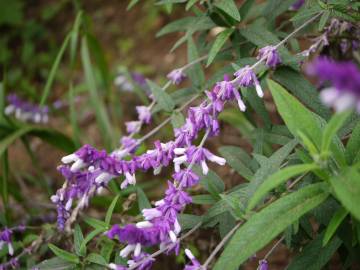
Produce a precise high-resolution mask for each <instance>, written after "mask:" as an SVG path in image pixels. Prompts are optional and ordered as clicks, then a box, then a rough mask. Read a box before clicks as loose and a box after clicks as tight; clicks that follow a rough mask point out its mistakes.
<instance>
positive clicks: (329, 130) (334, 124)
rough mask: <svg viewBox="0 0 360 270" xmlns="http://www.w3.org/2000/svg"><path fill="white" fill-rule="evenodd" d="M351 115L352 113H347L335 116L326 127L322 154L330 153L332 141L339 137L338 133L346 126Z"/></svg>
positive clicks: (322, 142)
mask: <svg viewBox="0 0 360 270" xmlns="http://www.w3.org/2000/svg"><path fill="white" fill-rule="evenodd" d="M350 115H351V111H345V112H341V113H337V114H335V115H334V116H333V117H332V118H331V119H330V121H329V123H328V124H327V125H326V127H325V130H324V132H323V136H322V140H321V152H323V153H324V152H325V153H326V152H327V151H329V148H330V144H331V141H332V139H333V138H334V137H335V136H337V135H336V133H337V132H338V131H339V130H340V128H341V127H342V126H343V125H344V123H345V122H346V120H347V119H348V118H349V116H350Z"/></svg>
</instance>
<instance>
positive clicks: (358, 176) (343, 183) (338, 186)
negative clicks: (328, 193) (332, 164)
mask: <svg viewBox="0 0 360 270" xmlns="http://www.w3.org/2000/svg"><path fill="white" fill-rule="evenodd" d="M330 183H331V185H332V187H333V192H334V193H335V195H336V197H337V198H338V200H339V201H340V202H341V203H342V205H343V206H344V208H345V209H347V210H348V211H349V212H350V213H351V214H352V215H354V217H355V218H356V219H357V220H360V207H359V205H360V173H359V172H358V171H357V169H356V168H353V167H350V168H346V169H344V170H343V171H341V172H340V173H339V174H338V175H335V176H333V177H332V178H330Z"/></svg>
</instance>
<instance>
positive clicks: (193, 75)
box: [186, 36, 205, 89]
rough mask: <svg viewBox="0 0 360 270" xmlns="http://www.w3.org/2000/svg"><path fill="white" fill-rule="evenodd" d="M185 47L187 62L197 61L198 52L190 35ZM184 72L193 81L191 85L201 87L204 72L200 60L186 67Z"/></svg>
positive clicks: (203, 80)
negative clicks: (186, 49)
mask: <svg viewBox="0 0 360 270" xmlns="http://www.w3.org/2000/svg"><path fill="white" fill-rule="evenodd" d="M187 48H188V51H187V57H188V62H189V63H192V62H194V61H197V60H198V59H199V52H198V49H197V47H196V44H195V42H194V40H193V38H192V37H191V36H190V37H189V38H188V39H187ZM186 74H187V75H188V77H189V78H190V80H191V81H192V82H193V85H194V86H195V87H196V88H199V89H200V88H203V84H204V82H205V74H204V71H203V69H202V66H201V64H200V62H199V63H196V64H194V65H192V66H191V67H189V68H187V69H186Z"/></svg>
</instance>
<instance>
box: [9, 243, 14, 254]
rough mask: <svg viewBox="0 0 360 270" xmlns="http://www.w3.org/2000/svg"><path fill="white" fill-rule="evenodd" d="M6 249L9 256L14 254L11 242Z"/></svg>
mask: <svg viewBox="0 0 360 270" xmlns="http://www.w3.org/2000/svg"><path fill="white" fill-rule="evenodd" d="M8 250H9V255H10V256H12V255H14V247H13V246H12V244H11V243H8Z"/></svg>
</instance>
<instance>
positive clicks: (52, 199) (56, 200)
mask: <svg viewBox="0 0 360 270" xmlns="http://www.w3.org/2000/svg"><path fill="white" fill-rule="evenodd" d="M59 199H60V198H59V196H58V195H52V196H51V197H50V200H51V201H52V202H53V203H57V202H58V201H59Z"/></svg>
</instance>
